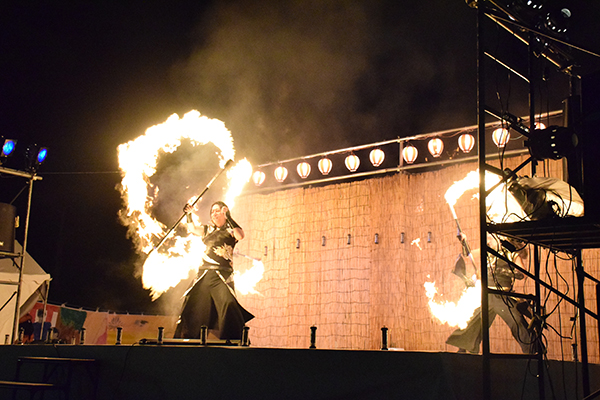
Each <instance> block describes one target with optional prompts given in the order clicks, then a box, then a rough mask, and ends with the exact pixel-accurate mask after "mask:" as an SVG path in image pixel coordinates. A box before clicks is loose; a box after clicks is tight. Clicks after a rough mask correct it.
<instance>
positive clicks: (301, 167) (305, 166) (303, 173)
mask: <svg viewBox="0 0 600 400" xmlns="http://www.w3.org/2000/svg"><path fill="white" fill-rule="evenodd" d="M296 171H298V175H300V178H302V179H306V178H307V177H308V175H310V164H309V163H307V162H306V161H302V162H301V163H299V164H298V166H297V167H296Z"/></svg>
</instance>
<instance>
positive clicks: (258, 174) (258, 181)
mask: <svg viewBox="0 0 600 400" xmlns="http://www.w3.org/2000/svg"><path fill="white" fill-rule="evenodd" d="M265 178H266V175H265V173H264V172H262V171H255V172H254V173H253V174H252V180H253V181H254V184H255V185H256V186H260V185H262V184H263V183H264V181H265Z"/></svg>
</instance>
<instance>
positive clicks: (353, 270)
mask: <svg viewBox="0 0 600 400" xmlns="http://www.w3.org/2000/svg"><path fill="white" fill-rule="evenodd" d="M521 161H522V158H521V157H514V158H509V159H506V160H505V162H506V165H505V167H511V168H514V167H515V166H516V165H518V164H519V163H520V162H521ZM475 169H476V164H475V163H474V162H470V163H462V164H457V165H453V166H449V167H445V168H440V169H438V170H434V171H428V172H420V173H399V174H395V175H390V176H385V177H377V178H372V179H365V180H361V181H354V182H345V183H337V184H331V185H327V186H321V187H305V188H295V189H289V190H281V191H276V192H272V193H269V194H252V195H245V196H241V197H240V198H239V199H238V200H237V204H236V206H235V214H236V219H238V220H239V222H240V224H241V225H242V226H243V227H244V229H245V231H246V239H244V240H243V241H242V242H240V243H239V244H238V247H237V248H236V250H239V251H240V252H241V253H243V254H247V255H250V256H252V257H256V258H261V259H262V261H263V262H264V265H265V273H264V276H263V278H262V280H261V281H260V282H259V283H258V285H257V286H256V290H257V291H258V292H259V294H248V295H244V296H240V301H241V302H242V304H244V306H245V307H247V308H248V309H249V310H250V311H251V312H253V313H254V314H255V315H256V318H255V319H254V320H253V321H251V322H250V323H249V326H250V328H251V330H250V332H251V333H250V337H251V341H252V345H253V346H254V345H256V346H265V347H298V348H307V347H308V346H309V344H310V327H311V326H316V327H317V334H316V339H317V340H316V342H317V347H318V348H327V349H357V350H360V349H378V348H380V346H381V328H382V327H383V326H385V327H387V328H388V330H389V331H388V332H389V339H388V341H389V343H388V345H389V347H392V348H401V349H405V350H414V351H456V348H454V347H452V346H448V345H446V344H445V340H446V338H447V337H448V335H449V334H450V333H451V332H452V331H453V330H454V329H455V328H453V327H449V326H448V325H446V324H442V323H440V322H439V321H437V320H436V319H435V318H433V317H432V315H431V313H430V311H429V307H428V299H427V297H426V295H425V289H424V283H425V282H428V281H431V282H435V284H436V287H437V288H438V290H439V297H438V298H437V300H449V301H455V300H457V299H458V298H459V297H460V295H461V293H462V290H463V289H464V284H463V283H462V282H461V281H460V280H459V279H458V278H457V277H456V276H455V275H453V274H452V273H451V270H452V267H453V265H454V261H455V260H456V257H457V256H458V254H459V253H460V244H459V242H458V241H457V239H456V234H457V228H456V224H455V221H454V220H453V218H452V214H451V212H450V208H449V206H448V204H447V203H446V201H445V199H444V194H445V192H446V190H447V189H448V188H449V187H450V185H451V184H452V183H453V182H454V181H458V180H461V179H462V178H464V177H465V176H466V174H467V173H468V172H470V171H473V170H475ZM539 170H541V172H542V173H545V174H546V175H548V176H560V172H561V166H560V163H554V164H544V165H540V169H539ZM524 173H525V172H524ZM538 174H540V173H538ZM557 174H558V175H557ZM475 193H476V192H475V191H470V192H467V193H465V194H464V195H463V196H462V197H461V198H460V199H459V201H458V202H457V204H456V206H455V209H456V212H457V215H458V218H459V221H460V224H461V227H462V229H463V231H464V233H465V234H467V236H468V237H469V242H470V244H471V247H472V248H477V247H478V208H477V204H478V203H477V199H476V198H473V195H474V194H475ZM376 234H377V235H378V243H375V235H376ZM402 236H403V237H404V242H402V241H401V238H402ZM428 237H430V238H431V241H430V242H428V240H427V239H428ZM298 244H299V245H298ZM297 247H298V248H297ZM558 257H563V258H564V255H561V254H559V255H556V256H555V255H550V256H548V253H547V252H542V259H543V260H544V265H543V266H542V270H543V275H544V277H545V279H547V280H549V282H552V285H554V286H555V287H557V288H559V289H561V290H562V291H563V292H564V291H568V292H569V294H570V295H571V296H573V293H574V292H575V289H576V287H575V286H574V279H573V274H572V270H573V267H572V262H571V261H569V260H563V259H559V258H558ZM598 258H599V257H598V251H597V250H590V251H585V252H584V262H585V268H586V270H587V272H588V273H590V274H591V275H593V276H596V277H598V276H599V275H600V274H599V270H600V268H599V264H600V263H599V259H598ZM546 260H547V263H546ZM235 261H236V269H238V270H240V271H242V272H243V271H244V270H245V269H247V268H249V267H250V266H251V264H250V261H249V260H247V259H243V258H241V257H236V260H235ZM533 287H534V286H533V282H532V281H531V280H529V279H525V280H524V281H520V282H519V284H518V285H517V287H516V290H517V291H521V290H524V291H526V292H528V293H532V292H533ZM545 297H546V295H545V294H544V298H545ZM586 300H587V304H588V307H589V308H590V309H592V310H593V311H595V302H596V299H595V286H594V285H593V284H591V283H589V282H588V284H587V286H586ZM545 302H546V303H547V310H552V309H553V308H554V306H555V305H556V303H557V297H556V296H555V295H550V296H548V298H547V299H546V300H545ZM574 316H575V311H574V308H573V307H572V306H571V305H568V304H567V303H566V302H562V303H561V305H560V306H559V307H558V308H557V309H556V310H555V311H554V312H553V313H552V315H551V316H550V317H549V318H548V323H549V325H551V326H552V328H551V329H550V328H549V329H546V330H544V333H545V336H546V340H547V342H548V357H549V358H553V359H561V357H562V356H561V354H563V355H564V357H565V359H567V360H571V359H572V350H571V344H572V343H574V342H576V340H575V339H569V338H568V337H569V336H572V335H573V334H574V332H575V331H576V328H573V322H572V321H571V320H570V319H571V318H572V317H574ZM588 321H589V322H588V329H587V332H588V341H589V342H588V347H589V354H590V361H591V362H598V361H599V357H598V328H597V324H596V323H595V322H594V321H592V319H589V318H588ZM554 330H556V331H557V332H559V333H560V334H561V335H562V336H564V337H566V338H564V339H563V340H562V341H561V340H560V337H559V334H558V333H557V332H555V331H554ZM491 349H492V351H494V352H511V353H519V352H520V347H519V346H518V344H517V343H516V341H515V340H514V339H513V338H512V336H511V334H510V332H509V330H508V328H507V327H506V325H505V324H504V322H503V321H502V320H501V319H499V318H498V319H497V321H496V322H495V323H494V324H493V326H492V328H491Z"/></svg>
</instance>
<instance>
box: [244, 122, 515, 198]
mask: <svg viewBox="0 0 600 400" xmlns="http://www.w3.org/2000/svg"><path fill="white" fill-rule="evenodd" d="M492 140H493V142H494V144H495V145H496V146H497V147H498V148H503V147H504V146H506V144H507V143H508V141H509V140H510V132H509V130H508V129H506V128H504V127H500V128H497V129H495V130H494V131H493V132H492ZM473 146H475V138H474V137H473V135H471V134H470V133H463V134H462V135H461V136H460V137H459V138H458V147H459V148H460V149H461V151H462V152H463V153H469V152H471V150H472V149H473ZM427 148H428V149H429V153H431V155H432V156H433V157H435V158H437V157H439V156H441V155H442V153H443V151H444V142H443V141H442V139H440V138H432V139H430V140H429V142H428V143H427ZM418 155H419V151H418V150H417V148H416V147H415V146H413V145H411V144H410V143H408V144H407V145H406V146H404V148H403V149H402V158H403V159H404V161H405V162H406V163H407V164H412V163H414V162H415V161H416V160H417V157H418ZM384 160H385V153H384V152H383V150H381V149H380V148H375V149H373V150H371V152H370V153H369V161H371V164H372V165H373V166H374V167H379V166H380V165H381V164H382V163H383V161H384ZM344 163H345V164H346V168H348V170H349V171H350V172H355V171H356V170H358V167H359V166H360V159H359V158H358V157H357V156H356V155H355V154H354V153H350V154H349V155H348V156H347V157H346V159H345V161H344ZM317 167H318V168H319V171H320V172H321V174H322V175H323V176H327V175H328V174H329V173H330V172H331V168H332V167H333V163H332V162H331V160H330V159H329V158H328V157H327V156H324V157H322V158H321V159H320V160H319V162H318V163H317ZM296 172H297V173H298V176H300V178H302V179H306V178H307V177H308V176H309V175H310V172H311V166H310V164H309V163H308V162H306V161H301V162H300V163H298V165H297V166H296ZM274 176H275V180H277V182H280V183H281V182H284V181H285V180H286V178H287V177H288V169H287V168H286V167H284V166H283V165H280V166H278V167H277V168H275V171H274ZM265 179H266V175H265V173H264V172H263V171H260V170H258V171H255V172H254V174H253V175H252V180H253V181H254V184H255V185H256V186H260V185H262V184H263V183H264V181H265Z"/></svg>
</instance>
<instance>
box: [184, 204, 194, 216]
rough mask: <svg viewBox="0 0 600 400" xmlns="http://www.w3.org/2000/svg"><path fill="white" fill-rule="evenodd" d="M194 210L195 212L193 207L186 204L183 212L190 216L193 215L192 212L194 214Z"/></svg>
mask: <svg viewBox="0 0 600 400" xmlns="http://www.w3.org/2000/svg"><path fill="white" fill-rule="evenodd" d="M192 210H193V208H192V206H191V205H189V204H187V203H186V205H185V206H183V212H184V213H186V214H189V213H191V212H192Z"/></svg>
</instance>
